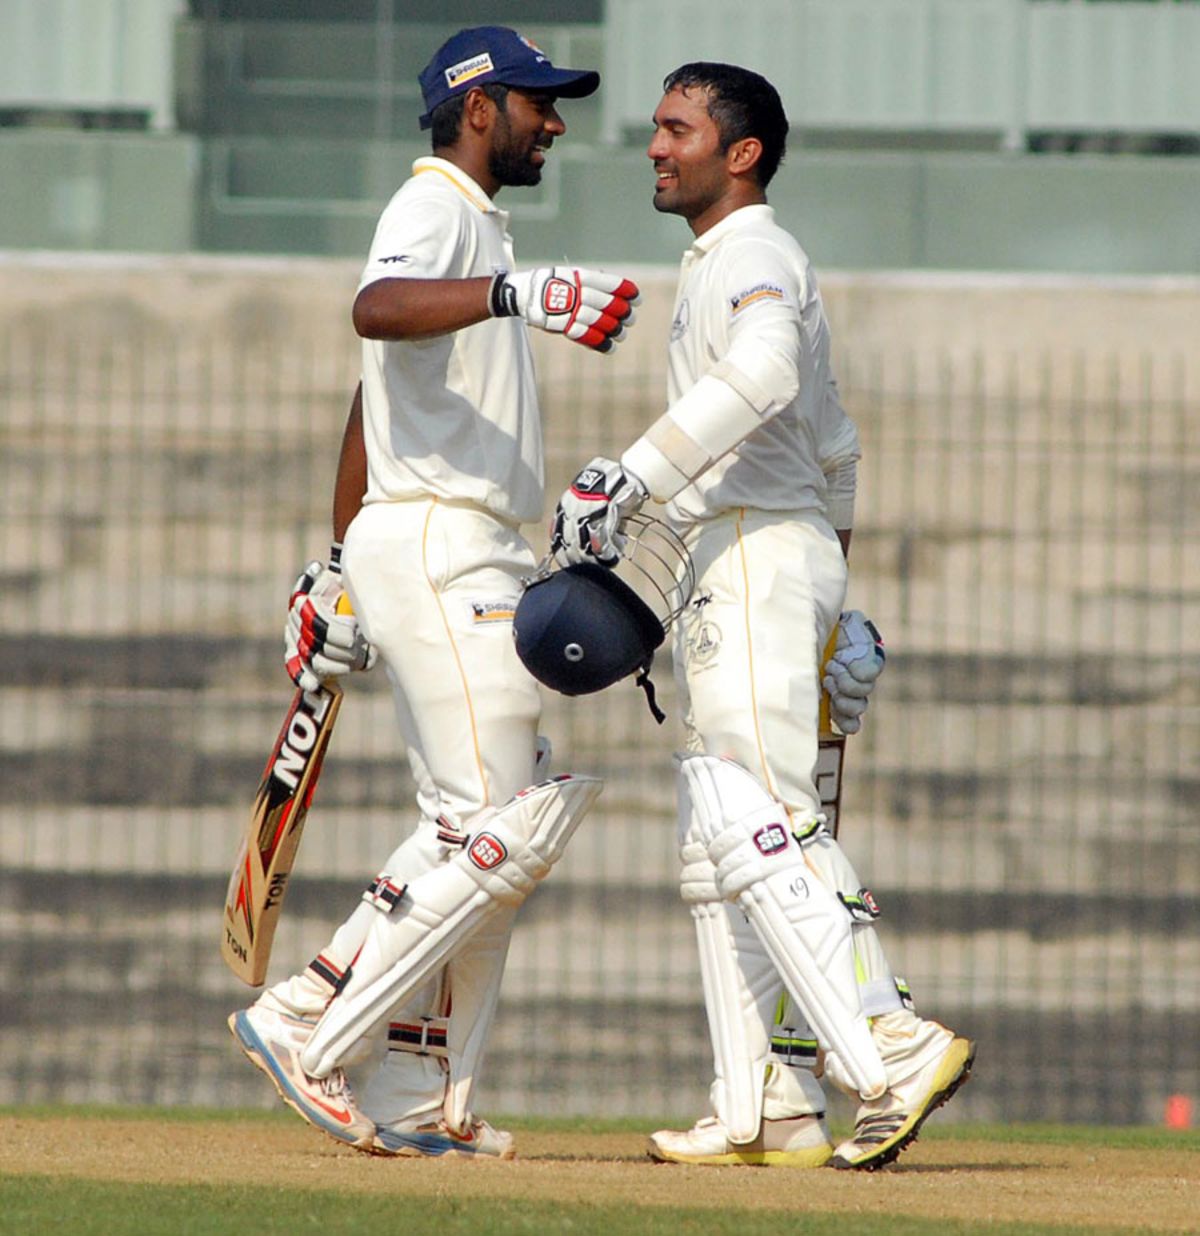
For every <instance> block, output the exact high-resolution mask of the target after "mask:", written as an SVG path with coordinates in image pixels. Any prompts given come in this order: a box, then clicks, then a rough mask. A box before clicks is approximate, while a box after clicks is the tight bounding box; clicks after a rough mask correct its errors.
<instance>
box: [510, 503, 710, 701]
mask: <svg viewBox="0 0 1200 1236" xmlns="http://www.w3.org/2000/svg"><path fill="white" fill-rule="evenodd" d="M621 531H622V536H621V544H620V545H619V546H618V548H619V550H620V554H621V556H620V560H619V561H618V562H617V564H616V566H615V567H612V568H609V567H603V566H600V565H599V563H595V562H581V563H577V564H574V565H571V566H566V567H559V566H558V565H557V564H556V563H555V562H554V560H553V559H552V558H547V559H546V560H544V561H543V563H542V564H541V566H540V567H539V568H538V570H537V572H536V573H535V574H534V575H532V576H531V577H530V578H529V579H527V580H526V581H525V591H524V593H523V594H522V596H521V600H520V602H519V603H518V605H517V611H516V616H515V618H514V619H513V636H514V638H515V640H516V644H517V655H518V656H519V657H520V658H521V661H522V663H523V664H524V666H525V668H526V669H527V670H529V672H530V673H531V674H532V675H533V676H534V677H535V678H536V679H537V680H538V681H539V682H540V683H543V684H544V685H545V686H547V687H550V688H551V689H552V690H554V691H558V692H560V693H561V694H563V695H590V694H592V692H594V691H603V690H604V688H605V687H609V686H612V684H613V683H614V682H618V681H620V680H621V679H622V678H626V677H628V675H630V674H633V673H637V674H638V678H637V682H638V685H639V686H641V687H642V688H643V689H644V690H645V691H646V695H647V699H648V701H649V703H650V710H651V711H652V712H653V713H654V714H655V716H656V718H658V719H660V720H661V719H662V714H661V713H660V712H659V711H658V708H657V706H656V704H655V702H654V692H653V686H652V684H651V683H650V681H649V677H648V675H649V672H650V666H651V664H652V662H653V660H654V652H655V649H657V648H658V647H659V646H660V645H661V644H662V642H663V640H664V639H665V638H666V635H667V632H668V631H669V630H670V629H671V624H672V623H673V622H674V621H675V619H676V618H677V617H678V616H679V614H680V613H682V612H683V610H684V608H685V607H686V606H687V604H688V601H689V600H690V599H691V595H692V590H693V588H694V587H695V583H696V574H695V568H694V567H693V565H692V559H691V555H690V554H689V553H688V551H687V549H686V548H685V547H684V544H683V542H682V540H680V538H679V537H678V536H677V535H676V533H675V532H674V531H672V530H671V529H670V528H669V527H668V526H667V525H666V524H664V523H663V522H662V521H661V520H658V519H654V518H651V517H650V516H648V515H642V514H636V515H630V516H629V517H628V518H627V519H626V520H625V521H624V523H623V525H622V530H621Z"/></svg>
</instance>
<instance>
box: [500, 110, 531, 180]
mask: <svg viewBox="0 0 1200 1236" xmlns="http://www.w3.org/2000/svg"><path fill="white" fill-rule="evenodd" d="M498 121H499V123H498V124H497V125H496V134H497V140H496V141H494V142H493V143H492V148H491V150H490V151H489V152H488V171H489V172H490V173H491V175H492V178H493V179H494V180H495V181H496V183H497V184H499V185H506V186H510V187H513V188H532V187H533V186H534V185H538V184H541V182H542V169H541V168H540V167H538V166H537V165H536V164H534V163H532V162H531V161H530V158H529V156H530V155H531V154H532V153H533V150H534V146H535V145H536V143H527V144H525V145H522V146H518V145H517V143H516V142H514V141H513V136H512V126H511V125H510V124H509V122H508V117H507V116H505V115H504V114H503V113H501V114H500V116H499V117H498Z"/></svg>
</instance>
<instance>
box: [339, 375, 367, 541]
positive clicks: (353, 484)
mask: <svg viewBox="0 0 1200 1236" xmlns="http://www.w3.org/2000/svg"><path fill="white" fill-rule="evenodd" d="M366 492H367V448H366V444H365V442H364V441H363V423H362V383H361V382H360V383H359V384H358V386H357V387H356V388H355V391H354V398H353V399H352V400H351V402H350V413H349V415H348V416H347V417H346V428H345V431H344V432H343V434H342V452H341V455H340V456H339V457H338V470H337V481H336V482H335V484H334V489H333V539H334V541H335V542H337V543H339V544H340V543H341V542H342V541H343V540H345V537H346V529H347V528H348V527H349V526H350V521H351V520H352V519H353V518H354V517H355V515H357V514H358V510H359V507H361V506H362V500H363V495H364V494H365V493H366Z"/></svg>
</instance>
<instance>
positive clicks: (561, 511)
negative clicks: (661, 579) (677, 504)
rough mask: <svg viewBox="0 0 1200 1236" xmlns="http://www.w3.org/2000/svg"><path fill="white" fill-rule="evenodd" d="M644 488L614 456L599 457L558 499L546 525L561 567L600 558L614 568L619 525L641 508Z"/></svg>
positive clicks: (618, 549)
mask: <svg viewBox="0 0 1200 1236" xmlns="http://www.w3.org/2000/svg"><path fill="white" fill-rule="evenodd" d="M646 497H647V493H646V487H645V485H643V484H642V482H641V481H639V480H638V479H637V477H636V476H634V475H633V473H632V472H628V471H626V470H625V469H624V468H623V467H622V466H621V465H620V464H619V463H617V461H616V460H615V459H605V458H603V457H602V456H597V458H595V459H593V460H592V462H591V463H590V464H588V466H587V467H586V468H584V469H583V471H582V472H580V473H579V475H578V476H576V478H575V479H574V480H573V481H572V482H571V487H570V489H568V490H567V491H566V493H564V494H563V496H562V497H561V498H560V499H559V500H558V506H557V507H556V508H555V511H554V522H553V524H552V525H551V528H550V552H551V553H552V554H553V555H554V559H555V561H556V562H557V563H558V564H559V566H570V565H571V564H572V563H575V562H598V563H600V565H601V566H606V567H613V566H616V565H617V563H618V562H619V561H620V559H621V549H622V548H623V546H624V544H625V538H624V537H623V536H622V535H621V525H622V524H623V523H624V521H625V519H626V518H627V517H628V516H630V515H633V514H635V513H636V512H637V511H639V510H640V509H641V506H642V503H643V502H645V501H646Z"/></svg>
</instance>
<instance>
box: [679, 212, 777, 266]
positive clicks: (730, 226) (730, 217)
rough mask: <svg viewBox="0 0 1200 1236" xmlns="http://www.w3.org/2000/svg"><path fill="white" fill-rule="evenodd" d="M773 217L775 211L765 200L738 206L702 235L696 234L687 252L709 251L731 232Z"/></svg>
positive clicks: (767, 221)
mask: <svg viewBox="0 0 1200 1236" xmlns="http://www.w3.org/2000/svg"><path fill="white" fill-rule="evenodd" d="M774 219H775V211H774V209H773V208H772V207H770V206H768V205H767V204H766V202H755V203H754V205H752V206H739V207H738V209H737V210H734V211H731V212H730V213H729V214H727V215H726V216H725V218H724V219H722V220H721V221H720V222H719V223H714V224H713V226H712V227H710V228H709V229H708V231H707V232H705V233H704V235H703V236H697V237H696V239H695V240H693V241H692V244H691V247H690V248H689V249H688V253H689V254H693V255H695V256H697V257H698V256H699V255H700V254H702V253H709V252H711V251H712V250H713V249H715V248H716V247H717V245H719V244H720V243H721V241H722V240H724V239H725V237H726V236H728V235H729V234H730V233H731V232H737V231H740V230H741V229H742V228H744V227H750V226H751V225H752V224H755V223H771V222H773V221H774Z"/></svg>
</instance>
